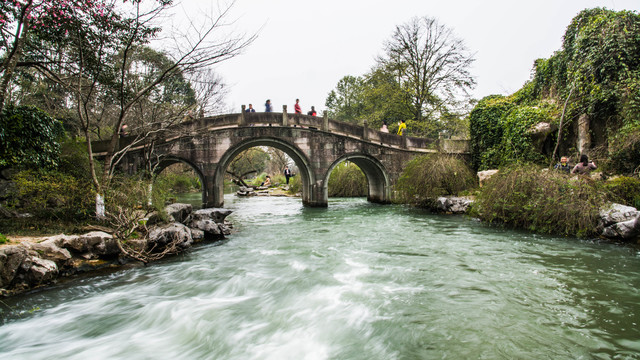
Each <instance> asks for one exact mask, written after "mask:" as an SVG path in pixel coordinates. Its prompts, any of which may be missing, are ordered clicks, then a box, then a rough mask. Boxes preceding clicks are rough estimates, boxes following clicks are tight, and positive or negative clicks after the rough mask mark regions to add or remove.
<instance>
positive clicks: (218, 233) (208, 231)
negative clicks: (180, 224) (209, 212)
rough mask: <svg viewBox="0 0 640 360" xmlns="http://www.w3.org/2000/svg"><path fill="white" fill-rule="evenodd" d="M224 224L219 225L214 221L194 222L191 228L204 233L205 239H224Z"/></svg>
mask: <svg viewBox="0 0 640 360" xmlns="http://www.w3.org/2000/svg"><path fill="white" fill-rule="evenodd" d="M222 226H223V224H218V223H216V222H215V221H213V220H192V221H191V222H190V223H189V227H191V228H193V229H197V230H202V231H204V235H205V239H207V238H211V236H213V238H221V237H224V229H223V228H222Z"/></svg>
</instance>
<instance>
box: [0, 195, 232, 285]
mask: <svg viewBox="0 0 640 360" xmlns="http://www.w3.org/2000/svg"><path fill="white" fill-rule="evenodd" d="M165 211H166V213H167V215H168V219H169V222H168V223H161V222H159V217H158V216H155V217H154V216H152V217H150V218H149V219H148V220H147V223H148V224H149V227H148V228H147V227H146V226H145V229H146V230H147V233H146V235H147V236H144V237H135V236H134V237H131V238H129V239H125V240H120V239H117V238H116V237H115V236H114V235H113V234H112V233H110V232H108V229H104V230H106V231H92V232H89V233H85V234H82V235H65V234H60V235H55V236H46V237H31V236H9V237H8V239H9V242H8V243H5V244H3V245H0V296H10V295H15V294H18V293H22V292H25V291H28V290H31V289H35V288H38V287H43V286H46V285H50V284H52V283H54V282H55V281H57V280H58V279H60V278H65V277H71V276H74V275H77V274H80V273H90V272H93V271H97V270H101V269H105V268H118V267H121V266H123V265H127V264H131V263H140V264H146V263H149V262H153V261H156V260H159V259H161V258H163V257H165V256H170V255H175V254H179V253H181V252H184V251H187V250H188V249H189V248H191V247H192V246H193V245H194V244H196V243H200V242H207V241H209V242H214V241H219V240H221V239H224V238H225V235H229V234H230V233H231V229H232V224H230V223H229V222H227V221H225V218H226V217H227V216H228V215H229V214H231V211H229V210H226V209H201V210H197V211H192V206H191V205H189V204H172V205H169V206H167V208H166V209H165Z"/></svg>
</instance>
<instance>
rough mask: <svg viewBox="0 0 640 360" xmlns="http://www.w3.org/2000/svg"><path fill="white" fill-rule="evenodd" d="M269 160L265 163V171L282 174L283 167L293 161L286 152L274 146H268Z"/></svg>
mask: <svg viewBox="0 0 640 360" xmlns="http://www.w3.org/2000/svg"><path fill="white" fill-rule="evenodd" d="M267 153H268V154H269V162H268V163H267V172H268V173H269V174H283V172H284V167H285V166H289V165H290V164H291V163H292V162H293V161H292V160H291V158H290V157H289V156H287V154H286V153H285V152H284V151H282V150H279V149H276V148H271V147H270V148H268V149H267Z"/></svg>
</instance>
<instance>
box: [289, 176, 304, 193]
mask: <svg viewBox="0 0 640 360" xmlns="http://www.w3.org/2000/svg"><path fill="white" fill-rule="evenodd" d="M301 191H302V180H301V179H300V176H294V177H292V178H290V179H289V190H288V192H289V194H291V195H295V194H298V193H300V192H301Z"/></svg>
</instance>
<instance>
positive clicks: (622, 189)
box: [605, 176, 640, 209]
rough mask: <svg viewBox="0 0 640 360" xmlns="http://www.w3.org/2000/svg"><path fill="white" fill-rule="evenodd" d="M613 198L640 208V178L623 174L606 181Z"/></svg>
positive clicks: (606, 186)
mask: <svg viewBox="0 0 640 360" xmlns="http://www.w3.org/2000/svg"><path fill="white" fill-rule="evenodd" d="M605 188H606V189H607V190H608V191H609V192H610V193H611V200H612V201H615V202H618V203H621V204H624V205H628V206H633V207H635V208H637V209H640V179H638V178H633V177H628V176H621V177H618V178H615V179H612V180H609V181H607V182H606V183H605Z"/></svg>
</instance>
